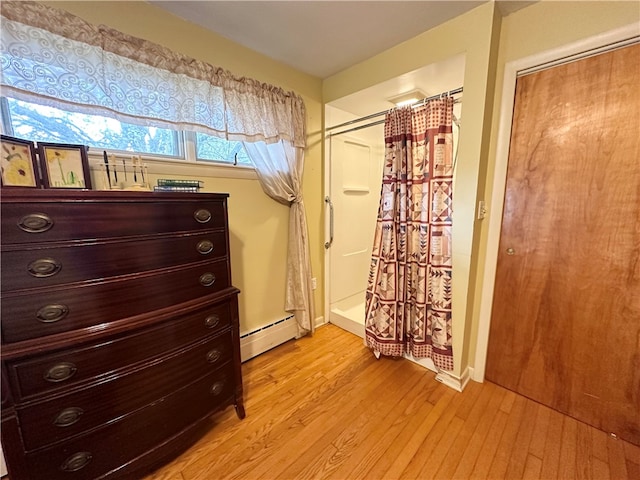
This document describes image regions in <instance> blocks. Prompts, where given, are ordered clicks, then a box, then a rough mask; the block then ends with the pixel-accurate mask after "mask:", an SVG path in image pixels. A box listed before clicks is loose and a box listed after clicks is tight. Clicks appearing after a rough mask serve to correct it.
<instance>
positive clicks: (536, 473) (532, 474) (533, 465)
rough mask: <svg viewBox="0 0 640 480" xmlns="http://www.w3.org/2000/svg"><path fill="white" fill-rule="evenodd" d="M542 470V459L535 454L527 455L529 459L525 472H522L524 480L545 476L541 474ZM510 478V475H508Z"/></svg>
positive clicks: (533, 479)
mask: <svg viewBox="0 0 640 480" xmlns="http://www.w3.org/2000/svg"><path fill="white" fill-rule="evenodd" d="M541 470H542V460H540V459H539V458H538V457H536V456H535V455H532V454H529V455H527V460H526V462H525V466H524V472H523V474H522V478H523V480H539V479H541V478H543V477H541V476H540V472H541ZM507 478H510V477H507Z"/></svg>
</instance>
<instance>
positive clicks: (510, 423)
mask: <svg viewBox="0 0 640 480" xmlns="http://www.w3.org/2000/svg"><path fill="white" fill-rule="evenodd" d="M529 401H530V400H528V399H526V398H524V397H520V396H517V397H516V399H515V401H514V402H513V407H512V409H511V413H510V414H509V418H508V420H507V425H506V427H505V429H504V432H503V433H502V437H501V438H500V443H499V445H498V449H497V450H496V454H495V456H494V457H493V462H491V469H490V470H489V476H488V478H505V473H506V471H507V467H508V466H509V458H511V453H512V448H513V442H515V440H516V437H517V435H518V430H519V428H520V424H521V423H522V416H523V415H524V409H525V405H526V404H527V402H529Z"/></svg>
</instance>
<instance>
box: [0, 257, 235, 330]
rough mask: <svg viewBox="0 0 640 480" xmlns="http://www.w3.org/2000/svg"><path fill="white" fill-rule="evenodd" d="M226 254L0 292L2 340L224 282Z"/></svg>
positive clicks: (191, 294) (139, 309) (177, 298)
mask: <svg viewBox="0 0 640 480" xmlns="http://www.w3.org/2000/svg"><path fill="white" fill-rule="evenodd" d="M229 286H230V285H229V267H228V263H227V259H226V258H225V259H220V260H215V261H213V262H207V263H201V264H195V265H193V264H192V265H189V266H187V267H182V268H175V269H167V270H157V271H154V272H152V273H147V274H142V275H130V276H128V277H122V278H117V279H113V280H108V281H104V282H97V283H86V284H82V285H74V286H66V287H65V286H60V287H52V288H49V289H46V290H45V289H42V290H31V291H26V290H25V291H22V292H18V293H5V294H4V295H3V296H2V304H1V305H0V311H1V313H2V337H3V341H4V342H5V343H10V342H17V341H20V340H26V339H29V338H37V337H43V336H46V335H51V334H54V333H60V332H66V331H69V330H74V329H78V328H82V327H89V326H92V325H99V324H102V323H107V322H112V321H115V320H120V319H123V318H127V317H131V316H133V315H138V314H143V313H146V312H151V311H153V310H156V309H160V308H164V307H170V306H172V305H176V304H180V303H182V302H186V301H189V300H193V299H196V298H199V297H202V296H204V295H209V294H212V293H215V292H218V291H221V290H224V289H225V288H227V287H229Z"/></svg>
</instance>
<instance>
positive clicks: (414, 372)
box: [3, 325, 640, 480]
mask: <svg viewBox="0 0 640 480" xmlns="http://www.w3.org/2000/svg"><path fill="white" fill-rule="evenodd" d="M243 372H244V382H245V391H246V396H245V406H246V410H247V417H246V418H245V419H244V420H239V419H238V418H237V416H236V414H235V412H234V410H233V409H232V408H228V409H226V410H225V411H222V412H219V413H218V414H216V415H213V416H212V417H211V419H210V421H209V426H210V427H211V428H210V429H209V430H207V429H206V428H203V430H202V431H203V432H204V433H203V435H202V437H201V438H200V439H199V440H198V441H197V442H195V443H194V444H193V445H191V446H190V447H188V449H186V450H185V451H184V452H183V453H182V454H181V455H178V456H177V457H176V458H175V459H174V460H173V461H171V462H169V463H168V464H167V465H165V466H164V467H162V468H160V469H158V470H157V471H155V472H153V473H152V474H150V475H148V476H147V477H145V479H144V480H226V479H234V478H235V479H242V480H253V479H256V480H257V479H259V478H267V479H269V480H280V479H295V480H298V479H306V478H309V479H311V478H313V479H319V480H320V479H321V480H325V479H327V480H330V479H335V480H392V479H395V478H411V479H420V480H427V479H431V478H437V479H439V480H447V479H455V480H458V479H466V478H476V479H482V480H487V479H491V480H493V479H496V480H499V479H507V480H512V479H515V478H526V479H535V478H537V479H541V480H553V479H559V480H565V479H569V478H586V479H588V478H593V479H594V480H609V479H612V480H618V479H633V480H636V478H640V472H639V469H640V468H639V467H638V465H639V462H638V461H637V460H638V458H639V452H640V449H638V447H637V446H634V445H631V444H629V443H627V442H624V441H622V440H617V439H614V438H612V437H610V436H608V435H607V434H606V433H604V432H600V431H598V430H595V429H594V428H592V427H589V426H587V425H584V424H581V423H580V422H577V421H576V420H574V419H571V418H569V417H565V416H564V415H562V414H561V413H559V412H557V411H554V410H551V409H548V408H547V407H544V406H541V405H538V404H536V403H535V402H532V401H530V400H527V399H525V398H524V397H522V396H519V395H516V394H514V393H513V392H510V391H508V390H506V389H504V388H502V387H500V386H497V385H495V384H492V383H484V384H479V383H473V382H472V383H470V384H469V386H468V387H467V388H466V389H465V391H464V392H462V393H459V392H455V391H453V390H451V389H450V388H448V387H446V386H444V385H443V384H442V383H440V382H437V381H436V380H435V379H434V375H435V374H434V373H433V372H430V371H428V370H426V369H423V368H422V367H419V366H417V365H416V364H414V363H412V362H410V361H408V360H404V359H400V360H391V359H384V358H383V359H381V360H375V358H374V357H373V356H372V354H371V352H370V351H369V350H368V349H367V348H365V347H364V346H363V345H362V339H360V338H359V337H356V336H354V335H351V334H349V333H347V332H344V331H343V330H340V329H339V328H337V327H335V326H332V325H329V326H326V327H322V328H321V329H319V330H318V331H317V332H316V335H314V337H312V338H306V337H305V338H302V339H300V340H296V341H292V342H287V343H286V344H285V345H283V346H282V347H278V348H276V349H273V350H271V351H269V352H266V353H264V354H263V355H260V356H259V357H257V358H255V359H252V360H250V361H248V362H245V364H243ZM185 448H186V446H185ZM3 480H6V479H3Z"/></svg>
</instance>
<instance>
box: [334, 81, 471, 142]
mask: <svg viewBox="0 0 640 480" xmlns="http://www.w3.org/2000/svg"><path fill="white" fill-rule="evenodd" d="M458 93H462V87H459V88H455V89H453V90H449V91H448V92H442V93H439V94H438V95H431V96H430V97H427V98H423V99H422V100H420V101H419V102H417V103H414V104H413V105H411V108H414V107H419V106H420V105H424V104H425V103H426V102H428V101H429V100H433V99H435V98H441V97H448V96H451V95H456V94H458ZM389 110H390V109H387V110H383V111H382V112H378V113H372V114H371V115H367V116H366V117H360V118H357V119H355V120H350V121H348V122H344V123H341V124H339V125H334V126H333V127H329V128H327V129H325V130H326V131H327V132H328V131H329V130H335V129H336V128H340V127H346V126H347V125H352V124H354V123H360V122H364V121H365V120H369V119H370V118H375V117H379V116H380V115H385V114H386V113H387V112H388V111H389Z"/></svg>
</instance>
